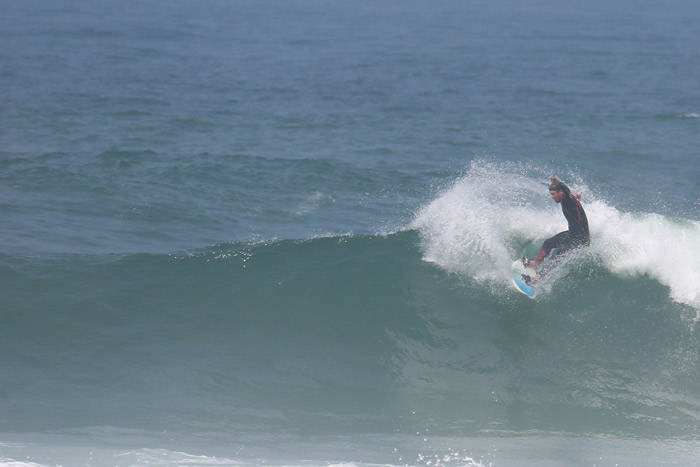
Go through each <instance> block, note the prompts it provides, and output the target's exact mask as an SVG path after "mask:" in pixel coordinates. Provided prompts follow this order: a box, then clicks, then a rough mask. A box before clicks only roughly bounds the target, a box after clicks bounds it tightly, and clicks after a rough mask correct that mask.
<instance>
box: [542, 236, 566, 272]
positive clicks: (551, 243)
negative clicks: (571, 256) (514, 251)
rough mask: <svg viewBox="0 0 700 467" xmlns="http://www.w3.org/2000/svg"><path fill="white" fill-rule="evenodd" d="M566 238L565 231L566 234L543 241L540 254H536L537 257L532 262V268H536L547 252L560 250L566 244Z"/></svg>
mask: <svg viewBox="0 0 700 467" xmlns="http://www.w3.org/2000/svg"><path fill="white" fill-rule="evenodd" d="M568 237H569V231H568V230H567V231H566V232H559V233H558V234H556V235H555V236H554V237H551V238H548V239H547V240H545V241H544V243H543V244H542V248H540V252H539V253H538V254H537V257H536V258H535V260H534V261H533V262H534V263H535V264H534V266H535V267H537V265H538V264H539V263H540V261H542V260H543V259H545V258H546V257H547V255H548V254H549V252H550V251H552V250H553V249H554V248H560V247H561V245H562V244H564V243H566V241H567V239H568Z"/></svg>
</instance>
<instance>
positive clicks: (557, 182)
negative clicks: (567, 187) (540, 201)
mask: <svg viewBox="0 0 700 467" xmlns="http://www.w3.org/2000/svg"><path fill="white" fill-rule="evenodd" d="M549 181H551V182H552V183H556V184H557V185H558V184H560V183H561V181H559V179H558V178H557V177H549Z"/></svg>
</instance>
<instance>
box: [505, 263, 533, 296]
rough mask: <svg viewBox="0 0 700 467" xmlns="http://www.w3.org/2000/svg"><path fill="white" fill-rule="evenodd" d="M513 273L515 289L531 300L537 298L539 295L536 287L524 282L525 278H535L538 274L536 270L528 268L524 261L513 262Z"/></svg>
mask: <svg viewBox="0 0 700 467" xmlns="http://www.w3.org/2000/svg"><path fill="white" fill-rule="evenodd" d="M511 271H512V272H513V285H515V288H516V289H518V291H519V292H520V293H522V294H525V295H527V296H528V297H530V298H535V295H537V291H536V290H535V287H534V286H532V285H531V284H528V283H527V282H525V280H523V276H530V277H534V276H535V275H536V274H537V272H535V270H534V269H532V268H526V267H525V265H524V264H523V260H522V259H519V260H516V261H515V262H513V265H512V266H511Z"/></svg>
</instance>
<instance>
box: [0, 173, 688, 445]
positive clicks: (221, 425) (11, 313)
mask: <svg viewBox="0 0 700 467" xmlns="http://www.w3.org/2000/svg"><path fill="white" fill-rule="evenodd" d="M460 183H461V182H457V185H456V186H462V185H460ZM448 193H450V191H448ZM438 199H443V198H438ZM525 207H526V208H527V206H525ZM528 209H529V208H528ZM428 211H429V210H428ZM426 212H427V211H426ZM426 215H427V214H426V213H425V212H424V213H421V214H419V216H418V217H417V220H416V222H418V223H419V222H421V219H423V217H422V216H426ZM552 217H554V216H552ZM520 225H522V226H523V229H521V231H518V232H522V231H525V232H527V230H526V228H525V226H526V225H529V223H527V222H523V223H522V224H520ZM552 227H553V226H552ZM489 232H491V230H489ZM520 235H521V238H522V239H523V240H522V241H523V242H524V243H517V242H515V243H508V244H503V245H502V246H500V247H498V244H499V242H498V241H495V240H494V243H489V241H490V240H491V239H493V236H492V235H488V236H485V237H483V238H484V239H483V242H482V243H483V245H485V246H483V247H482V246H480V247H479V248H476V247H471V248H466V247H463V249H461V250H460V248H459V247H458V248H456V250H457V252H458V253H457V254H456V256H457V257H459V258H464V257H468V258H470V259H473V258H477V259H483V258H487V259H488V258H492V256H490V254H492V253H488V252H498V251H499V248H500V249H505V250H506V251H505V252H503V253H502V254H503V255H506V254H508V253H509V252H508V249H509V248H510V249H513V250H514V249H516V248H517V247H518V245H520V246H522V247H524V248H529V245H530V243H528V242H529V240H528V236H527V235H524V234H520ZM511 237H513V238H516V237H517V235H516V232H510V234H509V236H507V238H511ZM504 238H506V236H504ZM431 239H433V240H434V238H433V237H430V236H427V234H426V231H425V230H423V231H414V230H408V231H402V232H397V233H394V234H390V235H386V236H339V237H327V238H316V239H309V240H301V241H291V240H285V241H274V242H265V243H230V244H222V245H218V246H215V247H212V248H205V249H201V250H195V251H188V252H182V253H178V254H170V255H165V254H136V255H98V256H86V255H64V256H57V257H54V258H51V259H46V258H44V259H37V258H22V257H12V256H2V257H0V283H1V284H2V291H1V292H2V293H1V296H2V300H3V307H2V309H3V319H4V322H5V325H4V326H3V328H2V340H1V341H2V350H3V355H4V365H3V366H1V367H0V377H2V379H3V381H5V382H6V383H5V384H4V386H3V389H2V393H1V397H2V398H3V400H4V401H5V402H6V403H4V404H3V405H2V407H1V408H0V415H2V416H0V430H2V431H21V430H26V431H32V430H39V431H41V430H49V429H59V428H61V427H77V426H123V427H129V428H133V429H162V428H163V427H167V429H168V430H173V431H182V432H193V431H195V432H196V431H198V430H201V429H203V428H202V427H206V426H209V427H212V428H211V429H212V430H223V431H228V432H230V431H235V432H251V431H255V430H270V429H274V430H282V431H284V430H287V431H292V432H297V433H306V434H314V433H373V432H386V433H392V432H403V433H411V432H413V433H415V432H416V431H424V430H430V431H431V433H433V434H435V435H438V434H443V435H460V436H462V435H469V434H479V433H487V434H490V435H494V434H498V433H504V432H507V433H538V432H540V433H573V434H575V435H578V434H591V433H613V434H622V435H627V436H641V437H667V436H681V437H692V436H695V435H696V434H697V433H696V432H695V428H694V427H697V425H698V421H699V419H700V393H699V392H698V390H697V385H696V382H697V377H698V375H700V358H698V356H697V352H696V349H697V348H698V344H700V342H698V337H697V335H696V334H695V333H694V324H693V321H692V320H693V318H694V313H693V311H694V309H693V308H691V307H689V306H686V305H683V304H680V303H676V302H674V301H672V300H670V299H669V297H668V290H667V289H666V288H665V287H664V286H663V285H661V284H659V283H658V281H656V280H654V279H652V278H650V277H643V276H642V277H628V276H626V275H622V274H617V273H614V272H612V271H610V270H609V268H608V267H607V265H606V264H607V263H605V262H604V261H597V260H596V261H593V260H592V259H591V258H588V259H587V262H585V264H584V265H583V266H577V267H573V266H572V265H571V263H570V264H569V266H567V267H568V268H569V269H568V270H567V275H568V276H569V277H571V278H573V279H574V280H573V281H560V282H558V284H559V286H557V287H552V289H551V290H550V291H549V293H547V294H545V295H544V297H543V298H541V299H538V300H534V301H530V300H527V299H524V298H523V297H522V296H521V295H519V294H517V293H516V292H515V291H513V290H512V289H511V288H510V286H508V285H507V284H505V283H504V282H501V279H500V277H501V275H499V274H500V273H499V272H493V271H492V272H488V271H487V270H488V268H487V267H486V266H485V265H484V264H483V261H482V263H478V262H475V263H473V264H480V265H481V267H479V268H474V269H475V270H476V273H474V274H471V272H468V273H462V272H461V271H463V270H460V269H458V268H456V267H452V265H453V264H457V263H456V262H455V263H449V262H447V260H444V259H442V258H443V257H441V256H439V255H438V253H440V252H441V250H439V249H435V250H431V248H430V247H431V245H432V244H431V243H430V240H431ZM426 242H427V243H426ZM468 244H470V243H469V242H468V241H466V242H464V243H462V244H460V245H468ZM474 244H478V242H477V243H474ZM493 245H495V246H493ZM523 245H524V246H523ZM436 252H437V253H436ZM485 252H486V253H485ZM469 254H471V255H472V256H471V257H469ZM498 254H501V253H498ZM446 257H447V258H448V259H452V260H454V258H452V257H450V256H449V255H448V256H446ZM495 257H498V256H495ZM425 258H433V262H430V261H425ZM440 261H442V263H440ZM504 262H505V259H504ZM494 264H495V263H494ZM503 267H504V268H507V263H505V264H504V266H503ZM470 270H471V268H469V271H470ZM28 414H31V416H28ZM409 414H412V415H410V416H409Z"/></svg>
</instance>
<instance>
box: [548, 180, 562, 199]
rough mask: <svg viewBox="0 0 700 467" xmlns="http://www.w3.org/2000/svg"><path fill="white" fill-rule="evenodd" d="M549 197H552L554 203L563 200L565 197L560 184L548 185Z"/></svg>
mask: <svg viewBox="0 0 700 467" xmlns="http://www.w3.org/2000/svg"><path fill="white" fill-rule="evenodd" d="M549 195H550V196H551V197H552V199H553V200H554V202H555V203H561V200H562V199H564V195H565V191H564V188H563V186H562V183H561V182H559V183H552V184H551V185H549Z"/></svg>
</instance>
